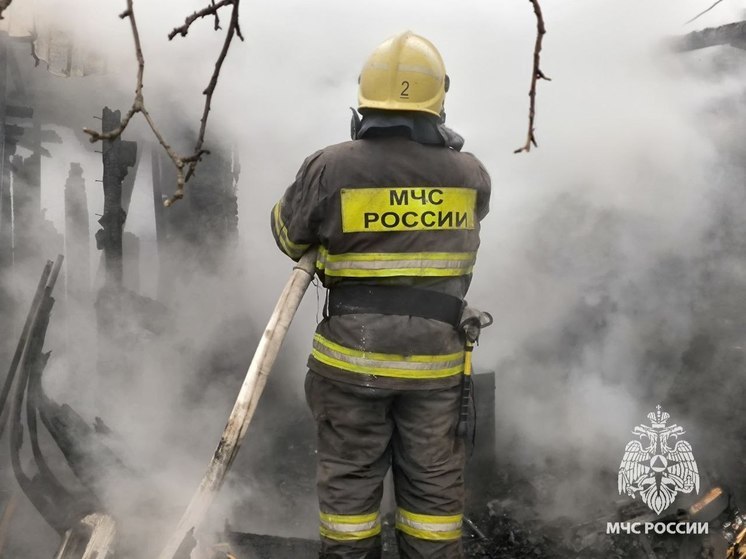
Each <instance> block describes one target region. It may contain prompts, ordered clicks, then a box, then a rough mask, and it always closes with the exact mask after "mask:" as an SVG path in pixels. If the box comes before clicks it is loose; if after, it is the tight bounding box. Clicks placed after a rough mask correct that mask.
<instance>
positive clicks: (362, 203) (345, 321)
mask: <svg viewBox="0 0 746 559" xmlns="http://www.w3.org/2000/svg"><path fill="white" fill-rule="evenodd" d="M363 122H364V123H365V121H363ZM376 130H377V133H376ZM381 130H383V133H381ZM412 135H413V134H410V133H409V131H408V130H407V129H406V127H402V126H394V127H391V128H390V129H389V130H388V132H387V131H386V128H385V126H384V127H383V128H382V129H380V128H379V129H375V128H374V129H372V130H370V129H369V133H368V134H367V135H366V136H365V137H364V138H363V139H356V140H352V141H349V142H344V143H341V144H336V145H332V146H329V147H326V148H324V149H322V150H320V151H317V152H316V153H314V154H313V155H311V156H309V157H308V158H307V159H306V160H305V161H304V162H303V165H302V166H301V168H300V170H299V171H298V174H297V176H296V178H295V182H293V184H291V185H290V187H289V188H288V189H287V191H286V192H285V194H284V196H283V197H282V199H281V200H280V201H279V202H278V203H277V204H276V205H275V206H274V208H273V210H272V232H273V234H274V237H275V240H276V242H277V245H278V246H279V248H280V249H281V250H282V251H283V252H284V253H285V254H287V255H288V256H290V258H292V259H293V260H296V261H297V260H298V259H299V258H300V257H301V256H302V254H303V253H304V252H305V251H306V250H308V249H309V248H310V247H311V246H316V245H318V247H319V256H318V260H317V263H316V271H317V274H318V276H319V278H320V279H321V281H322V283H323V285H324V286H325V287H327V288H330V289H334V288H335V286H339V285H343V284H350V283H364V284H398V285H411V286H416V287H418V288H424V289H429V290H433V291H437V292H441V293H446V294H449V295H454V296H456V297H459V298H461V299H463V298H464V296H465V295H466V292H467V290H468V288H469V283H470V281H471V274H472V270H473V268H474V264H475V262H476V253H477V248H478V247H479V222H480V220H481V219H482V218H483V217H484V216H485V215H486V214H487V212H488V207H489V197H490V178H489V175H488V174H487V171H486V170H485V169H484V167H483V166H482V164H481V163H480V162H479V160H478V159H477V158H476V157H474V156H473V155H471V154H469V153H462V152H460V151H457V150H455V149H452V148H449V147H446V146H445V145H442V143H441V144H431V143H423V142H422V141H415V140H412V139H410V136H412ZM463 364H464V351H463V339H462V337H461V336H460V334H459V332H458V331H457V330H456V329H455V328H454V326H452V325H449V324H446V323H445V322H441V321H438V320H434V319H429V318H421V317H418V316H402V315H392V314H389V315H382V314H349V315H342V316H331V317H328V318H325V319H324V320H323V321H322V322H321V323H320V324H319V325H318V327H317V329H316V334H315V336H314V340H313V350H312V353H311V356H310V358H309V363H308V366H309V368H310V369H311V370H313V371H315V372H316V373H318V374H320V375H322V376H324V377H327V378H330V379H333V380H339V381H343V382H348V383H352V384H358V385H363V386H374V387H380V388H407V389H420V388H421V389H430V388H437V387H446V386H452V385H455V384H457V383H458V382H459V381H460V376H459V375H460V373H462V372H463Z"/></svg>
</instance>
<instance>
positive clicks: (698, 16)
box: [684, 0, 723, 25]
mask: <svg viewBox="0 0 746 559" xmlns="http://www.w3.org/2000/svg"><path fill="white" fill-rule="evenodd" d="M722 1H723V0H716V2H715V3H714V4H713V5H712V6H710V7H709V8H707V9H706V10H705V11H704V12H700V13H698V14H697V15H696V16H694V17H693V18H692V19H690V20H689V21H687V22H686V23H684V25H687V24H688V23H691V22H693V21H694V20H695V19H699V18H700V17H702V16H703V15H705V14H706V13H707V12H709V11H710V10H711V9H713V8H714V7H715V6H717V5H718V4H720V2H722Z"/></svg>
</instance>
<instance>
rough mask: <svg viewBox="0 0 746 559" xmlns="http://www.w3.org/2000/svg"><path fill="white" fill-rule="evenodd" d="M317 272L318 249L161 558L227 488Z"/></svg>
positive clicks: (268, 335) (263, 344)
mask: <svg viewBox="0 0 746 559" xmlns="http://www.w3.org/2000/svg"><path fill="white" fill-rule="evenodd" d="M315 271H316V250H315V249H311V250H310V251H308V252H307V253H306V254H304V255H303V257H302V258H301V259H300V261H299V262H298V264H297V265H296V266H295V267H294V268H293V273H292V274H291V276H290V279H289V280H288V282H287V284H286V285H285V289H283V291H282V294H281V295H280V298H279V300H278V301H277V304H276V305H275V309H274V311H273V312H272V316H271V317H270V319H269V322H268V324H267V327H266V328H265V330H264V334H263V335H262V338H261V340H260V341H259V345H258V346H257V348H256V352H255V353H254V357H253V359H252V360H251V365H250V366H249V370H248V372H247V373H246V378H245V379H244V381H243V384H242V385H241V389H240V391H239V393H238V397H237V398H236V403H235V404H234V406H233V410H232V411H231V414H230V416H229V417H228V423H227V424H226V426H225V429H224V431H223V434H222V436H221V437H220V442H219V443H218V446H217V448H216V449H215V453H214V454H213V456H212V459H211V460H210V464H209V465H208V467H207V471H206V472H205V475H204V477H203V478H202V481H201V482H200V485H199V488H198V489H197V491H196V492H195V494H194V496H193V497H192V499H191V501H190V502H189V505H188V506H187V509H186V511H185V512H184V514H183V516H182V517H181V520H180V521H179V524H178V525H177V527H176V530H175V531H174V533H173V534H172V536H171V537H170V539H169V540H168V542H167V543H166V546H165V547H164V548H163V550H162V551H161V553H160V554H159V555H158V559H172V558H173V556H174V554H176V552H177V551H179V548H180V547H181V545H182V542H184V540H185V539H189V537H190V536H191V535H192V534H193V533H194V532H195V530H196V529H197V528H198V527H199V525H200V523H201V522H202V520H203V519H204V517H205V515H206V514H207V511H208V510H209V508H210V505H211V504H212V502H213V500H214V499H215V497H216V496H217V493H218V491H219V490H220V488H221V486H222V485H223V481H224V480H225V476H226V474H227V473H228V470H229V469H230V467H231V464H232V463H233V460H234V459H235V458H236V455H237V454H238V450H239V447H240V446H241V442H242V440H243V438H244V436H245V435H246V431H247V430H248V427H249V423H250V422H251V419H252V417H253V415H254V411H255V410H256V406H257V404H258V402H259V398H260V397H261V395H262V391H263V390H264V385H265V384H266V382H267V377H268V375H269V373H270V371H271V370H272V365H274V362H275V359H276V358H277V355H278V353H279V351H280V346H281V345H282V341H283V339H284V338H285V334H287V331H288V327H289V326H290V322H291V321H292V320H293V317H294V316H295V312H296V311H297V310H298V306H299V305H300V302H301V300H302V299H303V295H304V294H305V292H306V289H308V286H309V284H310V283H311V280H312V279H313V276H314V273H315Z"/></svg>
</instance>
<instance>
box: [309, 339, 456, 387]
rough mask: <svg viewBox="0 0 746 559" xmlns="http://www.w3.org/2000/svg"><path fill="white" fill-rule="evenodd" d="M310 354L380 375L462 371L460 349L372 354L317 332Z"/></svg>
mask: <svg viewBox="0 0 746 559" xmlns="http://www.w3.org/2000/svg"><path fill="white" fill-rule="evenodd" d="M311 355H312V356H313V357H314V359H316V360H318V361H319V362H321V363H324V364H325V365H329V366H331V367H336V368H338V369H342V370H344V371H349V372H352V373H362V374H367V375H377V376H382V377H395V378H407V379H436V378H444V377H450V376H453V375H458V374H461V373H462V372H463V371H464V352H463V351H458V352H456V353H447V354H441V355H396V354H390V353H375V352H370V351H361V350H358V349H352V348H348V347H345V346H343V345H340V344H337V343H335V342H332V341H331V340H328V339H327V338H325V337H324V336H322V335H321V334H318V333H317V334H316V335H314V337H313V350H312V351H311Z"/></svg>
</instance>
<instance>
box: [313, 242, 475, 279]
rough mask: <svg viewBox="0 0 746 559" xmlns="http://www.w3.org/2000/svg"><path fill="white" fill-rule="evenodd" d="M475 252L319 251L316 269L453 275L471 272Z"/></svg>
mask: <svg viewBox="0 0 746 559" xmlns="http://www.w3.org/2000/svg"><path fill="white" fill-rule="evenodd" d="M476 258H477V253H476V252H348V253H344V254H329V252H328V251H327V250H326V249H325V248H323V247H322V248H321V249H320V250H319V256H318V260H317V261H316V269H317V270H319V271H323V272H324V274H325V275H327V276H333V277H348V278H387V277H393V276H418V277H454V276H464V275H466V274H471V272H472V270H473V268H474V263H475V262H476Z"/></svg>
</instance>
